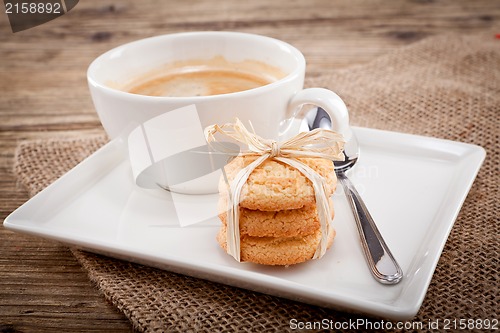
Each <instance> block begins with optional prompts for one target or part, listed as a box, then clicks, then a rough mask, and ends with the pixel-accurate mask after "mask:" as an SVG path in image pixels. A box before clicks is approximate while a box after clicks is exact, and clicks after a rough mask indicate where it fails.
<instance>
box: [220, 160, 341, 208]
mask: <svg viewBox="0 0 500 333" xmlns="http://www.w3.org/2000/svg"><path fill="white" fill-rule="evenodd" d="M256 158H257V157H255V156H238V157H236V158H235V159H233V160H232V161H231V162H229V163H228V164H227V165H226V167H225V168H224V170H225V174H226V176H227V179H228V181H229V184H231V182H232V181H233V179H234V178H235V176H236V175H237V173H238V172H239V171H240V170H241V169H242V168H244V167H246V166H247V165H248V164H250V163H251V162H252V161H254V160H255V159H256ZM299 160H300V161H301V162H303V163H304V164H306V165H307V166H309V167H310V168H312V169H313V170H314V171H316V172H317V173H318V174H319V175H321V176H323V177H324V179H325V180H326V185H327V186H326V187H327V190H328V193H327V195H328V196H331V195H332V194H333V192H335V188H336V185H337V177H336V175H335V170H334V168H333V162H332V161H330V160H327V159H322V158H301V159H299ZM227 190H228V189H227V184H226V182H225V180H224V178H221V181H220V182H219V192H220V193H221V194H224V193H227ZM240 199H241V200H240V207H243V208H248V209H253V210H262V211H279V210H286V209H299V208H302V207H304V206H311V205H313V204H314V203H315V202H316V199H315V196H314V188H313V186H312V183H311V182H310V181H309V179H307V178H306V177H305V176H304V175H303V174H302V173H301V172H300V171H299V170H297V169H295V168H293V167H291V166H289V165H287V164H285V163H282V162H278V161H276V160H272V159H268V160H266V161H264V162H263V163H262V164H261V165H259V166H258V167H257V168H256V169H255V170H254V171H253V172H252V173H251V174H250V176H249V177H248V180H247V182H246V183H245V185H243V188H242V191H241V198H240Z"/></svg>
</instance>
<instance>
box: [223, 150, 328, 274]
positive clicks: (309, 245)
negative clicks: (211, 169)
mask: <svg viewBox="0 0 500 333" xmlns="http://www.w3.org/2000/svg"><path fill="white" fill-rule="evenodd" d="M255 158H256V157H255V156H239V157H237V158H235V159H234V160H232V161H231V162H230V163H229V164H228V165H227V166H226V167H225V173H226V176H227V180H228V182H229V183H231V182H232V181H233V179H234V177H235V176H236V174H237V173H238V172H239V171H240V170H241V169H242V168H244V167H246V166H247V165H249V164H250V163H251V162H252V161H254V160H255ZM300 161H301V162H303V163H304V164H306V165H307V166H309V167H310V168H312V169H313V170H314V171H316V172H317V173H318V174H319V175H321V176H323V177H324V179H325V180H326V183H327V189H328V191H329V193H327V195H328V197H330V196H331V195H332V194H333V192H334V191H335V187H336V184H337V178H336V176H335V171H334V169H333V163H332V162H331V161H330V160H326V159H321V158H302V159H300ZM227 191H228V187H227V183H226V182H225V181H224V180H223V179H221V182H220V184H219V192H220V199H219V218H220V219H221V221H222V225H221V229H220V231H219V233H218V235H217V241H218V243H219V244H220V246H221V247H222V248H223V249H224V250H225V251H226V252H227V238H226V230H227V210H228V200H227ZM332 205H333V204H332V202H331V199H330V207H331V212H332V216H331V218H332V219H333V207H332ZM239 209H240V219H239V227H240V250H241V253H240V255H241V261H246V262H253V263H258V264H264V265H292V264H297V263H300V262H304V261H307V260H310V259H312V258H313V256H314V253H315V252H316V249H317V247H318V245H319V243H320V240H321V236H322V235H321V229H320V221H319V218H318V212H317V210H316V200H315V194H314V189H313V186H312V184H311V182H310V181H309V180H308V179H307V178H306V177H305V176H304V175H303V174H302V173H301V172H300V171H298V170H296V169H294V168H292V167H291V166H289V165H286V164H284V163H281V162H278V161H276V160H272V159H268V160H266V161H265V162H264V163H262V164H261V165H260V166H258V167H257V168H256V169H255V170H254V171H253V172H252V173H251V175H250V176H249V178H248V180H247V182H246V183H245V185H244V186H243V188H242V191H241V200H240V204H239ZM334 237H335V231H334V230H333V228H332V227H330V233H329V235H328V247H330V246H331V245H332V243H333V238H334Z"/></svg>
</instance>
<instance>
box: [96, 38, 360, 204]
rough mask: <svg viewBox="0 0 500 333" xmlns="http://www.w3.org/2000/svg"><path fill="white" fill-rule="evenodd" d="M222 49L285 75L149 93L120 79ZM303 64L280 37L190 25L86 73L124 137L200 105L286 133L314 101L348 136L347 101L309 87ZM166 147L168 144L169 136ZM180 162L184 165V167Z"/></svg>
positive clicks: (106, 116)
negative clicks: (181, 92)
mask: <svg viewBox="0 0 500 333" xmlns="http://www.w3.org/2000/svg"><path fill="white" fill-rule="evenodd" d="M218 56H221V57H223V58H224V59H226V60H227V61H229V62H241V61H246V60H251V61H257V62H261V63H265V64H268V65H270V66H272V67H277V68H279V69H280V70H281V71H283V72H284V73H285V76H284V77H282V78H281V79H278V80H277V81H274V82H272V83H270V84H267V85H264V86H260V87H257V88H253V89H250V90H245V91H239V92H233V93H228V94H220V95H210V96H189V97H163V96H162V97H158V96H146V95H138V94H133V93H129V92H126V91H123V90H120V88H119V87H120V84H121V83H125V82H128V81H130V80H131V79H132V78H134V77H137V76H138V75H141V74H144V73H147V72H149V71H152V70H154V69H155V68H159V67H160V66H164V65H165V64H168V63H173V62H178V61H185V60H189V59H211V58H214V57H218ZM305 68H306V62H305V59H304V56H303V55H302V53H301V52H300V51H299V50H297V49H296V48H295V47H293V46H291V45H290V44H287V43H285V42H283V41H280V40H276V39H273V38H270V37H265V36H260V35H253V34H246V33H238V32H187V33H178V34H170V35H163V36H158V37H151V38H147V39H143V40H139V41H135V42H131V43H128V44H125V45H122V46H119V47H117V48H115V49H112V50H110V51H108V52H106V53H104V54H103V55H101V56H99V57H98V58H97V59H95V60H94V61H93V62H92V64H91V65H90V66H89V69H88V72H87V78H88V83H89V88H90V92H91V95H92V99H93V102H94V105H95V108H96V110H97V113H98V115H99V118H100V120H101V123H102V125H103V127H104V129H105V130H106V132H107V134H108V135H109V137H110V138H116V137H120V136H125V137H126V136H128V134H129V133H130V132H131V131H132V130H133V129H134V128H136V127H137V126H138V125H140V124H142V123H144V122H146V121H147V120H150V119H152V118H154V117H157V116H159V115H161V114H164V113H166V112H169V111H171V110H174V109H178V108H181V107H184V106H187V105H195V106H196V109H197V112H198V115H199V120H200V122H201V126H202V127H203V128H204V127H206V126H208V125H212V124H224V123H227V122H232V121H234V119H235V118H236V117H237V118H239V119H240V120H242V121H243V122H244V123H245V124H246V125H249V123H251V126H252V127H253V129H254V130H255V132H256V133H257V134H258V135H260V136H261V137H264V138H268V139H275V140H282V139H284V138H289V137H291V136H293V135H295V134H297V133H298V127H299V125H300V120H301V119H303V118H304V117H305V115H306V110H308V109H307V108H302V106H303V105H306V104H312V105H315V106H318V107H321V108H323V109H324V110H325V111H326V112H327V113H328V114H329V116H330V118H331V120H332V129H333V130H335V131H337V132H339V133H341V134H343V135H344V137H345V138H346V139H347V140H348V139H349V138H350V137H351V130H350V127H349V115H348V111H347V108H346V106H345V104H344V102H343V101H342V100H341V99H340V97H339V96H338V95H336V94H335V93H334V92H332V91H330V90H327V89H323V88H309V89H303V85H304V76H305ZM186 140H188V136H187V137H186ZM165 149H167V150H168V143H166V144H165ZM167 155H168V154H167ZM182 168H183V166H182V165H179V168H178V169H179V170H182ZM178 190H179V191H180V192H184V193H194V194H198V193H209V192H216V191H217V189H216V186H215V185H213V184H212V185H202V186H199V185H193V186H191V185H190V186H188V187H181V188H180V189H178Z"/></svg>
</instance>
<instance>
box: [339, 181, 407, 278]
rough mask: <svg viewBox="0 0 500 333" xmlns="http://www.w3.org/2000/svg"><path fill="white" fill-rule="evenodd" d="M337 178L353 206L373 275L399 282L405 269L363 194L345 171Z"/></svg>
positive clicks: (362, 243) (364, 250)
mask: <svg viewBox="0 0 500 333" xmlns="http://www.w3.org/2000/svg"><path fill="white" fill-rule="evenodd" d="M337 178H338V179H339V180H340V183H341V184H342V186H343V188H344V192H345V194H346V197H347V201H349V204H350V206H351V208H352V211H353V214H354V219H355V220H356V225H357V227H358V231H359V235H360V238H361V245H362V248H363V252H364V253H365V258H366V260H367V262H368V266H369V267H370V269H371V272H372V274H373V276H374V277H375V279H377V280H378V281H379V282H380V283H383V284H396V283H398V282H399V281H401V278H402V277H403V271H402V270H401V267H400V266H399V265H398V263H397V262H396V260H395V259H394V257H393V255H392V253H391V251H390V250H389V248H388V247H387V244H386V243H385V241H384V239H383V238H382V235H381V234H380V232H379V230H378V229H377V226H376V225H375V221H373V218H372V216H371V215H370V213H369V212H368V209H367V208H366V206H365V203H364V202H363V200H362V199H361V196H360V195H359V193H358V191H357V190H356V188H355V187H354V185H353V184H352V183H351V181H350V180H349V178H347V176H346V175H345V173H343V172H338V173H337Z"/></svg>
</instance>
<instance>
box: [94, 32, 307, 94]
mask: <svg viewBox="0 0 500 333" xmlns="http://www.w3.org/2000/svg"><path fill="white" fill-rule="evenodd" d="M192 35H206V36H214V35H219V36H223V35H227V36H230V37H233V38H234V37H239V38H253V39H261V40H264V41H266V42H271V43H275V44H277V45H278V46H279V47H280V48H284V49H287V50H289V53H290V55H291V56H293V58H294V59H295V60H296V62H297V64H298V66H296V67H295V69H294V70H293V71H291V72H290V73H288V74H287V75H286V76H285V77H283V78H281V79H280V80H277V81H275V82H272V83H269V84H266V85H265V86H261V87H257V88H253V89H249V90H244V91H238V92H233V93H228V94H220V95H209V96H188V97H170V96H147V95H138V94H132V93H129V92H125V91H122V90H118V89H114V88H111V87H109V86H108V85H106V84H105V83H103V82H100V81H99V80H97V79H96V78H95V77H94V72H95V71H96V69H95V67H97V65H98V63H100V62H102V61H105V60H108V58H109V56H110V54H114V53H116V52H118V51H119V50H121V49H125V48H129V47H137V46H138V45H140V44H142V43H145V42H151V41H155V40H161V39H170V38H179V37H183V36H186V37H187V36H192ZM305 67H306V60H305V58H304V55H303V54H302V53H301V52H300V51H299V50H298V49H297V48H295V47H294V46H292V45H290V44H288V43H286V42H284V41H281V40H278V39H275V38H272V37H267V36H262V35H257V34H249V33H243V32H228V31H195V32H181V33H174V34H166V35H160V36H154V37H148V38H144V39H139V40H136V41H133V42H130V43H127V44H123V45H120V46H117V47H115V48H113V49H111V50H109V51H107V52H105V53H103V54H101V55H100V56H98V57H97V58H96V59H94V61H92V63H91V64H90V65H89V68H88V70H87V80H88V82H89V84H90V85H92V86H94V87H95V88H98V89H102V90H104V91H106V92H107V93H109V94H115V95H117V96H121V97H123V98H134V99H142V100H144V101H147V100H150V101H152V100H171V101H177V102H184V101H185V102H189V103H196V102H202V101H206V100H217V99H221V98H222V99H224V98H228V97H231V98H233V97H245V96H247V95H252V94H260V93H261V92H264V91H265V90H272V89H274V88H276V87H278V86H280V85H282V84H285V83H287V82H290V81H293V80H295V79H296V78H297V77H298V76H302V75H303V74H304V73H305Z"/></svg>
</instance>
